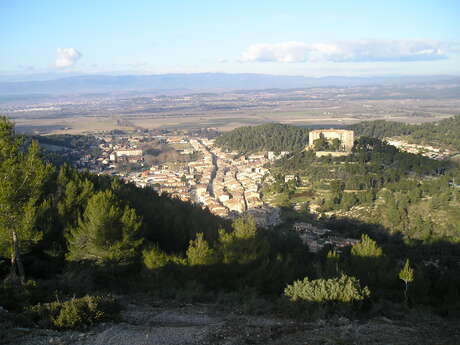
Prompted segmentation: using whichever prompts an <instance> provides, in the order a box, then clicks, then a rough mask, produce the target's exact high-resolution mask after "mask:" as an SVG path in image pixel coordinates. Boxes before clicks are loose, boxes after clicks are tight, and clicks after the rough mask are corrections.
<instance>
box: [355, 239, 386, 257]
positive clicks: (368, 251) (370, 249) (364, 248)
mask: <svg viewBox="0 0 460 345" xmlns="http://www.w3.org/2000/svg"><path fill="white" fill-rule="evenodd" d="M351 254H352V255H354V256H359V257H365V258H370V257H374V258H377V257H379V256H382V248H380V247H379V246H378V245H377V242H375V241H374V240H373V239H372V238H370V237H369V236H368V235H366V234H362V235H361V241H360V242H358V243H356V244H355V245H353V247H352V248H351Z"/></svg>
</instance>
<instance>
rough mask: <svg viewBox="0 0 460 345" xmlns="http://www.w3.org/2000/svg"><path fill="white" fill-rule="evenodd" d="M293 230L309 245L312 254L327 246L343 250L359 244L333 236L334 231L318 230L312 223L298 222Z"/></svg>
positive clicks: (351, 239) (356, 241)
mask: <svg viewBox="0 0 460 345" xmlns="http://www.w3.org/2000/svg"><path fill="white" fill-rule="evenodd" d="M292 230H293V231H295V232H297V233H298V234H299V237H300V239H301V240H302V242H303V243H304V244H307V245H308V248H309V249H310V251H311V252H313V253H317V252H319V251H320V250H321V249H323V248H324V247H325V246H330V247H332V248H343V247H348V246H352V245H354V244H356V243H358V242H359V240H356V239H353V238H344V237H338V236H333V235H332V230H329V229H325V228H318V227H316V226H314V225H313V224H310V223H303V222H297V223H294V225H293V226H292Z"/></svg>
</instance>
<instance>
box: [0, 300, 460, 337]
mask: <svg viewBox="0 0 460 345" xmlns="http://www.w3.org/2000/svg"><path fill="white" fill-rule="evenodd" d="M122 303H123V305H124V310H123V312H122V313H121V317H120V320H119V321H118V322H116V323H103V324H99V325H97V326H94V327H93V328H90V329H88V330H85V331H65V332H58V331H53V330H44V329H35V328H19V327H10V328H7V329H5V328H3V329H2V332H6V336H5V337H3V340H2V341H4V342H5V343H4V345H44V344H56V345H172V344H181V345H182V344H183V345H189V344H190V345H192V344H193V345H198V344H201V345H211V344H212V345H245V344H256V345H257V344H264V345H301V344H302V345H329V344H330V345H332V344H337V345H338V344H340V345H345V344H350V345H351V344H356V345H361V344H363V345H364V344H366V345H367V344H382V345H390V344H394V345H403V344H404V345H407V344H417V345H424V344H427V345H428V344H429V345H436V344H439V345H441V344H442V345H455V344H460V327H459V323H458V321H457V322H456V321H453V320H449V321H447V320H444V319H442V318H438V317H435V316H433V315H431V314H419V315H417V316H416V317H415V316H414V315H412V316H408V317H405V318H404V319H402V320H391V319H389V318H386V317H376V318H373V319H370V320H366V321H359V320H350V319H347V318H344V317H341V318H334V319H330V320H327V321H326V320H316V321H314V322H304V321H295V320H291V319H282V318H277V317H270V316H263V317H262V316H251V315H246V314H243V313H240V312H237V310H236V309H235V310H228V308H225V309H224V308H222V307H221V306H218V305H215V304H193V305H192V304H182V305H179V304H171V303H169V304H165V303H164V302H158V301H153V300H149V299H147V298H143V299H142V300H140V299H136V300H135V301H134V300H133V299H129V300H127V299H124V300H122ZM0 326H1V325H0ZM2 341H0V342H2Z"/></svg>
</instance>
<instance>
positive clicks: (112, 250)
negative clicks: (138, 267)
mask: <svg viewBox="0 0 460 345" xmlns="http://www.w3.org/2000/svg"><path fill="white" fill-rule="evenodd" d="M140 227H141V220H140V218H139V217H138V216H137V215H136V211H135V210H134V209H132V208H129V207H128V206H125V207H124V208H123V207H122V206H121V205H120V202H119V201H118V200H117V198H116V197H115V196H114V194H113V193H112V192H111V191H108V190H107V191H101V192H98V193H96V194H94V195H93V196H92V197H91V198H90V199H89V201H88V205H87V206H86V209H85V212H84V214H83V217H82V218H81V219H80V220H79V221H78V226H77V227H76V228H74V229H72V231H71V232H70V235H69V238H68V240H69V253H68V256H67V258H68V259H69V260H72V261H79V260H94V261H96V262H99V263H102V262H107V261H110V262H118V263H121V262H130V261H131V260H132V259H133V258H134V257H135V256H136V255H137V253H136V249H137V248H138V247H139V246H140V245H141V243H142V239H139V229H140Z"/></svg>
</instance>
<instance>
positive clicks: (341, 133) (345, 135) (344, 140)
mask: <svg viewBox="0 0 460 345" xmlns="http://www.w3.org/2000/svg"><path fill="white" fill-rule="evenodd" d="M321 134H322V135H323V136H324V138H326V139H327V140H333V139H339V140H340V142H341V145H342V147H343V150H344V151H351V149H352V148H353V143H354V133H353V131H350V130H346V129H332V128H331V129H315V130H313V131H310V132H309V133H308V144H309V147H310V148H313V147H314V144H313V143H314V141H315V140H316V139H319V138H320V136H321Z"/></svg>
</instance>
